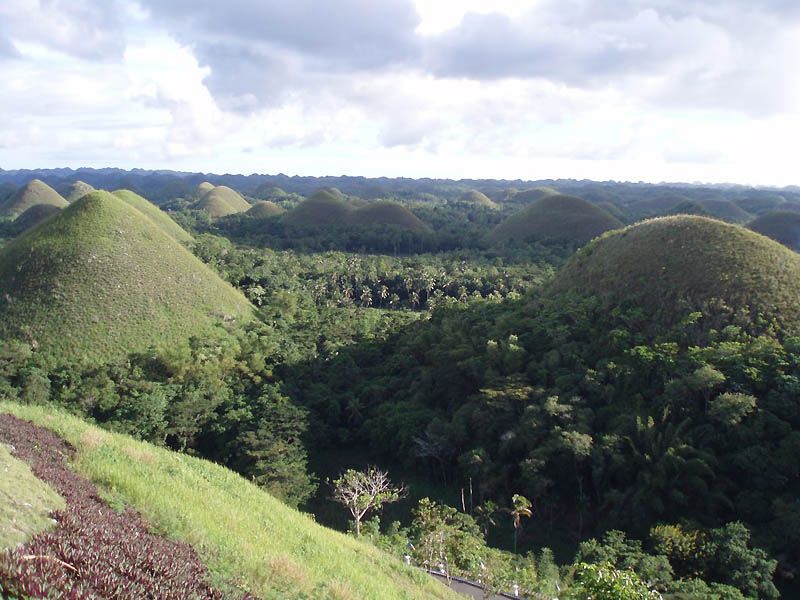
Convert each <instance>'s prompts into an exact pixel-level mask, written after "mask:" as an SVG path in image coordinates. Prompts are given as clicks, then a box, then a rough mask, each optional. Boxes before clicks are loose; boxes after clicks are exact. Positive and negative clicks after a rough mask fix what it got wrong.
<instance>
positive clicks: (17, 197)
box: [0, 179, 69, 218]
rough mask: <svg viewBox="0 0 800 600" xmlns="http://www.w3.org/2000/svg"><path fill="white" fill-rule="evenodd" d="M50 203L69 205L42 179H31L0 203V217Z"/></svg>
mask: <svg viewBox="0 0 800 600" xmlns="http://www.w3.org/2000/svg"><path fill="white" fill-rule="evenodd" d="M37 204H51V205H53V206H58V207H59V208H65V207H67V206H69V204H68V203H67V201H66V200H64V198H62V197H61V195H60V194H59V193H58V192H57V191H55V190H54V189H53V188H51V187H50V186H49V185H47V184H46V183H45V182H44V181H40V180H38V179H33V180H31V181H29V182H28V183H27V184H25V185H24V186H23V187H21V188H20V189H18V190H17V191H16V192H15V193H14V195H12V196H11V197H9V198H6V200H5V201H4V202H3V203H2V205H0V217H11V218H16V217H18V216H19V215H21V214H22V213H24V212H25V211H26V210H28V209H29V208H30V207H31V206H35V205H37Z"/></svg>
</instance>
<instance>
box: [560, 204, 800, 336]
mask: <svg viewBox="0 0 800 600" xmlns="http://www.w3.org/2000/svg"><path fill="white" fill-rule="evenodd" d="M551 292H552V293H555V294H562V293H567V294H575V295H577V296H579V297H595V298H597V299H598V300H599V301H600V303H601V305H602V308H603V309H604V310H613V309H614V308H616V307H620V306H630V307H635V308H637V309H639V310H641V311H642V312H643V318H644V319H645V320H646V321H647V322H648V323H650V324H652V325H654V326H656V327H671V326H673V325H675V324H676V323H677V322H678V321H679V320H680V319H683V318H684V317H686V316H687V315H688V314H689V313H690V312H693V311H703V312H704V313H705V314H706V315H707V317H708V319H706V325H707V326H714V327H720V326H724V325H726V324H729V323H733V324H736V325H739V326H741V327H744V328H745V329H746V330H748V331H753V332H757V331H762V330H764V329H766V328H768V327H770V326H772V325H774V326H776V327H777V330H778V331H780V332H783V333H786V334H789V335H797V334H798V333H800V256H798V255H797V254H795V253H794V252H792V251H790V250H788V249H787V248H784V247H783V246H781V245H780V244H778V243H777V242H774V241H772V240H770V239H768V238H766V237H764V236H761V235H758V234H756V233H753V232H751V231H748V230H747V229H745V228H744V227H741V226H739V225H731V224H728V223H724V222H722V221H718V220H716V219H708V218H705V217H697V216H676V217H662V218H658V219H652V220H649V221H644V222H641V223H637V224H635V225H631V226H629V227H626V228H625V229H622V230H619V231H612V232H609V233H607V234H606V235H604V236H602V237H601V238H599V239H596V240H594V241H593V242H592V243H590V244H588V245H587V246H585V247H584V248H582V249H581V250H580V251H578V253H577V254H576V255H575V256H574V257H573V258H572V259H571V260H570V262H569V263H567V265H566V266H565V267H564V268H563V269H562V270H561V271H560V272H559V274H558V275H557V277H556V279H555V280H554V281H553V284H552V286H551Z"/></svg>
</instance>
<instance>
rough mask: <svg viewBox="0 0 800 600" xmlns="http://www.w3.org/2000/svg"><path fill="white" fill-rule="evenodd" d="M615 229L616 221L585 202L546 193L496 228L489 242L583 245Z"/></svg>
mask: <svg viewBox="0 0 800 600" xmlns="http://www.w3.org/2000/svg"><path fill="white" fill-rule="evenodd" d="M618 227H622V223H621V222H620V221H619V220H618V219H616V218H615V217H613V216H611V214H609V213H608V212H607V211H605V210H603V209H602V208H600V207H598V206H595V205H594V204H590V203H589V202H587V201H586V200H583V199H581V198H576V197H575V196H563V195H561V194H546V195H544V196H542V197H541V198H540V199H539V200H537V201H536V202H534V203H533V204H531V205H530V206H527V207H525V208H523V209H522V210H521V211H519V212H517V213H515V214H513V215H511V216H510V217H508V218H507V219H506V220H505V221H503V222H502V223H500V224H499V225H498V226H497V227H495V229H494V230H493V231H492V233H491V234H490V240H491V241H494V242H509V241H512V240H513V241H517V242H528V241H540V242H547V241H564V242H570V243H574V244H585V243H586V242H588V241H589V240H591V239H592V238H594V237H597V236H598V235H600V234H601V233H604V232H606V231H608V230H609V229H616V228H618Z"/></svg>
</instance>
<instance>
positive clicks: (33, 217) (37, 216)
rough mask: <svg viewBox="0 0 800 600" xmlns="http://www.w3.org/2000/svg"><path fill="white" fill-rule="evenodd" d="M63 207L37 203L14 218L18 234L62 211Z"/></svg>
mask: <svg viewBox="0 0 800 600" xmlns="http://www.w3.org/2000/svg"><path fill="white" fill-rule="evenodd" d="M61 210H62V209H61V208H60V207H58V206H53V205H52V204H35V205H33V206H31V207H30V208H29V209H28V210H26V211H25V212H24V213H22V214H21V215H20V216H18V217H17V218H16V219H15V220H14V230H15V231H16V233H17V235H19V234H20V233H22V232H23V231H27V230H28V229H30V228H31V227H35V226H36V225H38V224H39V223H41V222H43V221H46V220H47V219H49V218H50V217H52V216H53V215H57V214H58V213H60V212H61Z"/></svg>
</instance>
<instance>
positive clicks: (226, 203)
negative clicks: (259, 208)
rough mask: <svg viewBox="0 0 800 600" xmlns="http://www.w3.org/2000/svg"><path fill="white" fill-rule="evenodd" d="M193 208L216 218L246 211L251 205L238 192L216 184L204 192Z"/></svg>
mask: <svg viewBox="0 0 800 600" xmlns="http://www.w3.org/2000/svg"><path fill="white" fill-rule="evenodd" d="M194 208H196V209H198V210H203V211H206V212H207V213H208V214H209V215H211V216H212V217H213V218H215V219H217V218H220V217H227V216H228V215H233V214H236V213H241V212H245V211H248V210H250V208H251V207H250V203H249V202H248V201H247V200H245V199H244V198H243V197H242V195H241V194H240V193H239V192H237V191H236V190H232V189H231V188H229V187H227V186H224V185H218V186H217V187H215V188H214V189H212V190H209V191H208V192H206V194H205V195H204V196H203V197H202V198H201V199H200V201H199V202H198V203H197V204H196V205H195V207H194Z"/></svg>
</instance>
